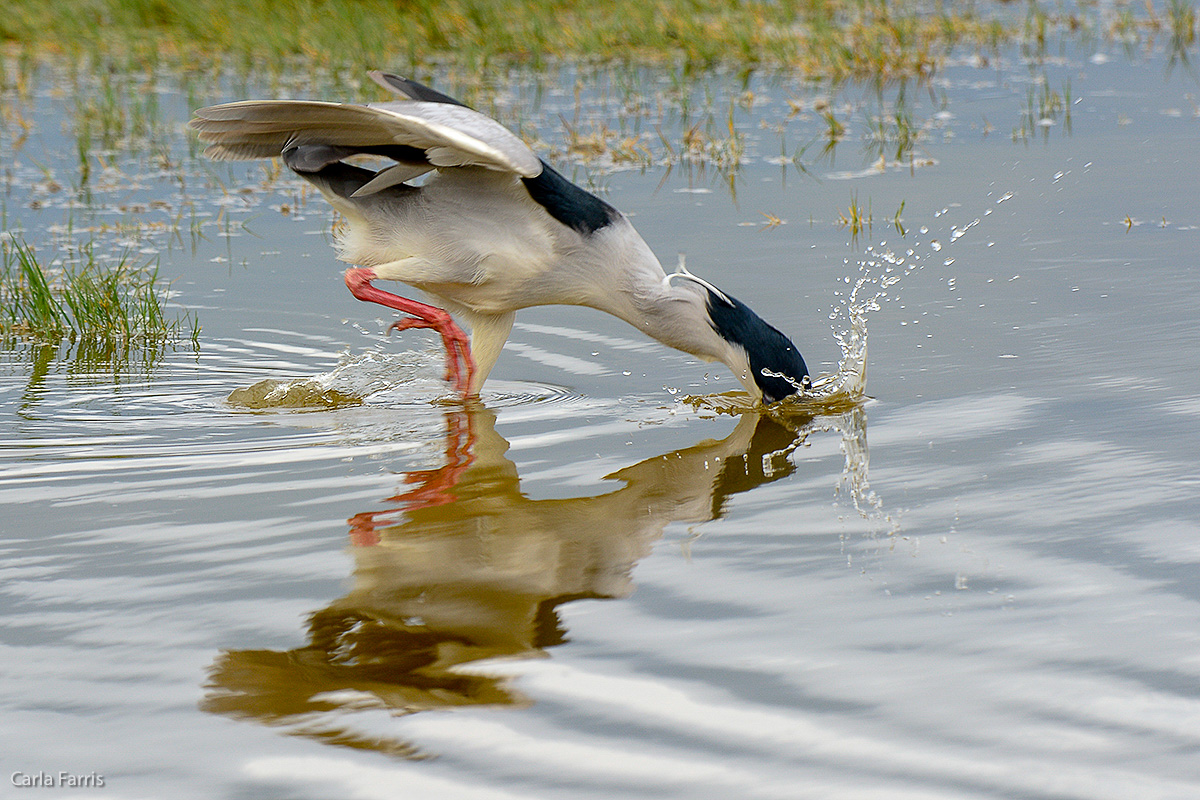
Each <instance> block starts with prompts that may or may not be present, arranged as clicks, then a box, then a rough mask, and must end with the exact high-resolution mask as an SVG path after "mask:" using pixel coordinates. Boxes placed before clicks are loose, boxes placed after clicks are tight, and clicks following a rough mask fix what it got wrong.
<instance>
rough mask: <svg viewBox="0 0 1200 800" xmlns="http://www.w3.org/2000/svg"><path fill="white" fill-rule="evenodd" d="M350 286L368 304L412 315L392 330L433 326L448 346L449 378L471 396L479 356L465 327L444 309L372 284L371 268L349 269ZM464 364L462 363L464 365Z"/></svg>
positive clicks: (447, 376) (464, 395)
mask: <svg viewBox="0 0 1200 800" xmlns="http://www.w3.org/2000/svg"><path fill="white" fill-rule="evenodd" d="M345 278H346V286H347V288H349V289H350V294H352V295H354V296H355V297H357V298H358V299H359V300H364V301H366V302H368V303H379V304H380V305H384V306H387V307H388V308H394V309H396V310H397V311H402V312H404V313H405V314H411V315H412V316H411V317H410V318H408V319H400V320H396V321H395V322H393V323H392V324H391V325H389V326H388V331H389V332H390V331H392V330H397V331H404V330H408V329H409V328H432V329H433V330H435V331H437V332H438V333H439V334H441V337H442V344H443V345H445V347H446V380H448V381H454V389H455V390H456V391H457V392H458V393H459V394H461V395H462V396H463V398H464V399H465V398H467V397H470V396H471V395H470V392H471V381H472V378H473V377H474V375H475V359H474V358H473V357H472V356H471V344H470V341H469V340H468V338H467V335H466V334H465V333H463V329H462V328H460V327H458V325H457V324H456V323H455V322H454V320H453V319H452V318H451V317H450V315H449V314H447V313H446V312H445V311H443V310H442V309H440V308H437V307H436V306H431V305H427V304H426V303H418V302H417V301H416V300H409V299H408V298H407V297H401V296H400V295H397V294H392V293H391V292H385V291H384V290H382V289H376V288H375V287H374V286H372V285H371V281H373V280H375V270H373V269H369V268H367V267H352V268H350V269H348V270H346V276H345ZM460 365H461V366H460Z"/></svg>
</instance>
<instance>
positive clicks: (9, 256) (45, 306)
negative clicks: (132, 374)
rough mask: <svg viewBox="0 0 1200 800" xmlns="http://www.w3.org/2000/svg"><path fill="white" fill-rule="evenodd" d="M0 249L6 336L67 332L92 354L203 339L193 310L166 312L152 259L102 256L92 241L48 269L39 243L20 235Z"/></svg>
mask: <svg viewBox="0 0 1200 800" xmlns="http://www.w3.org/2000/svg"><path fill="white" fill-rule="evenodd" d="M0 253H2V258H0V267H2V269H0V334H3V335H4V336H5V337H6V338H13V337H17V338H20V339H24V340H28V341H35V342H39V343H43V344H58V343H60V342H62V341H63V340H67V341H69V342H71V343H73V344H75V345H77V346H78V347H79V348H81V349H82V350H86V351H87V352H89V353H92V354H93V355H95V354H99V353H108V354H116V353H119V352H125V353H128V352H129V351H130V350H131V349H139V348H142V349H154V348H157V347H159V346H161V345H165V344H171V343H175V342H178V341H180V340H189V341H191V342H192V343H193V345H196V344H197V343H198V338H199V335H200V325H199V321H198V320H197V318H196V317H195V316H194V315H193V314H191V313H190V312H184V313H183V315H182V316H177V317H175V318H174V319H171V318H168V317H167V315H166V313H165V312H164V309H163V306H164V300H165V295H166V288H165V287H163V286H162V285H161V283H160V281H159V279H158V270H157V267H155V266H154V264H153V262H147V263H144V264H137V263H134V262H133V261H131V260H130V259H129V257H128V256H123V257H121V258H120V259H119V260H118V261H117V262H116V263H115V264H104V263H101V262H100V261H99V260H98V259H97V258H96V256H95V252H94V248H93V247H92V246H91V245H90V244H88V245H84V246H82V247H81V248H80V250H79V256H80V261H79V263H78V264H77V265H75V266H65V265H62V266H58V267H57V268H52V269H47V268H46V267H45V266H43V265H42V264H41V263H40V262H39V261H38V259H37V256H36V254H35V253H34V250H33V248H31V247H30V246H29V245H27V244H26V243H25V242H24V241H22V240H20V239H18V238H14V237H9V238H6V239H5V240H3V243H2V245H0Z"/></svg>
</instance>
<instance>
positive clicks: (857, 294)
mask: <svg viewBox="0 0 1200 800" xmlns="http://www.w3.org/2000/svg"><path fill="white" fill-rule="evenodd" d="M919 246H920V243H919V242H918V243H914V245H913V247H910V248H908V249H906V250H905V251H903V252H902V253H897V252H896V251H895V250H893V249H891V248H889V247H888V246H887V243H886V242H881V243H880V244H879V245H878V249H877V247H876V246H875V245H872V246H870V247H868V248H867V255H866V257H865V258H862V259H860V260H859V261H858V275H857V277H855V276H853V275H850V274H847V275H846V276H845V277H844V278H842V281H843V282H844V283H847V284H849V283H850V282H851V280H852V279H853V281H854V284H853V287H852V288H851V289H850V291H849V293H844V292H842V291H835V292H834V296H835V297H837V298H838V303H837V305H835V306H834V308H833V310H832V311H830V312H829V319H830V322H831V323H832V328H833V338H834V340H835V341H836V342H837V343H838V347H839V348H840V349H841V351H842V356H841V359H840V360H839V361H838V368H837V371H836V372H834V373H833V374H825V375H821V376H819V377H817V378H815V379H814V380H813V381H812V382H811V384H810V385H809V386H808V387H806V388H805V391H804V396H805V399H810V400H811V399H821V400H830V399H834V398H839V397H841V398H845V399H847V400H851V401H861V400H862V398H864V397H865V396H866V389H867V318H868V316H869V315H870V314H872V313H874V312H876V311H879V309H880V308H881V307H882V304H883V303H884V302H886V301H888V300H892V299H895V296H896V295H895V294H894V291H893V287H895V286H896V284H898V283H899V282H900V281H901V280H903V279H904V277H905V276H907V275H909V274H910V273H911V272H913V271H914V270H917V269H920V268H921V256H920V255H919V254H918V253H917V251H916V248H917V247H919ZM845 263H846V264H847V265H849V263H850V260H849V259H847V260H846V262H845Z"/></svg>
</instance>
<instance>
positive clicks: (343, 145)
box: [191, 72, 808, 402]
mask: <svg viewBox="0 0 1200 800" xmlns="http://www.w3.org/2000/svg"><path fill="white" fill-rule="evenodd" d="M371 77H372V78H373V79H374V80H375V81H376V82H378V83H379V84H380V85H381V86H383V87H384V88H385V89H387V90H388V91H390V92H392V93H393V94H394V95H395V96H396V97H397V98H398V99H397V100H394V101H393V102H390V103H377V104H371V105H358V104H354V103H323V102H314V101H305V100H263V101H245V102H241V103H227V104H225V105H220V106H213V107H211V108H202V109H200V110H199V111H197V112H196V117H195V118H194V119H193V120H192V122H191V125H192V127H193V128H195V129H196V130H197V131H198V132H199V135H200V138H201V139H202V140H203V141H205V142H209V143H210V145H209V147H208V150H207V151H206V152H207V153H208V154H209V155H210V156H212V157H214V158H220V159H248V158H276V157H279V156H282V157H283V161H284V163H285V164H287V166H288V167H289V168H290V169H291V170H292V171H294V172H295V173H296V174H298V175H300V176H301V177H302V178H304V179H305V180H307V181H309V182H311V183H312V184H313V185H315V186H316V187H317V188H318V189H320V190H321V193H322V194H324V195H325V198H326V199H327V200H329V202H330V203H331V204H332V205H333V207H334V208H336V209H337V210H338V211H340V212H341V213H342V214H343V215H344V216H345V217H346V220H347V222H348V223H349V227H348V230H347V233H346V235H345V236H344V237H343V239H342V243H341V244H342V252H341V258H342V259H343V260H345V261H348V262H350V263H353V264H359V265H361V266H359V267H355V268H352V269H349V270H347V271H346V285H347V286H348V287H349V288H350V291H351V292H352V293H353V294H354V296H355V297H357V298H359V299H360V300H368V301H371V302H375V303H380V304H382V305H385V306H388V307H389V308H394V309H397V310H399V311H402V312H404V313H406V314H408V315H410V316H409V317H407V318H405V319H402V320H399V321H397V322H395V323H393V324H392V326H391V327H392V328H396V329H397V330H404V329H406V328H433V329H435V330H436V331H437V332H438V333H439V334H441V337H442V341H443V343H444V344H445V347H446V357H447V362H448V367H449V369H448V373H447V378H453V379H454V381H455V388H456V389H457V390H458V391H459V392H461V393H462V394H463V395H464V396H467V395H477V394H478V393H479V389H480V387H481V386H482V385H483V382H484V380H486V379H487V376H488V373H489V372H490V371H491V369H492V367H493V366H494V365H495V363H496V359H497V358H499V356H500V350H501V348H503V346H504V342H505V341H506V340H507V339H508V334H509V332H510V331H511V330H512V325H513V319H514V315H515V314H516V312H517V311H519V310H521V309H523V308H529V307H530V306H539V305H574V306H586V307H589V308H596V309H599V310H600V311H605V312H607V313H609V314H613V315H614V316H617V317H619V318H621V319H623V320H625V321H626V322H628V323H629V324H631V325H633V326H634V327H635V328H637V329H638V330H640V331H642V332H643V333H645V334H646V335H648V336H652V337H653V338H655V339H657V340H658V341H660V342H662V343H663V344H666V345H669V346H670V347H674V348H677V349H679V350H683V351H684V352H686V353H691V354H692V355H694V356H697V357H698V358H701V359H703V360H705V361H720V362H722V363H724V364H726V365H728V366H729V368H730V369H731V370H733V374H734V375H736V376H737V378H738V380H739V381H741V383H742V385H743V386H744V387H745V388H746V391H748V392H749V393H750V395H751V396H752V397H753V398H754V399H755V400H756V401H757V400H759V399H765V400H766V401H767V402H772V401H775V400H779V399H781V398H783V397H787V396H788V395H792V394H795V393H796V392H797V391H798V390H799V388H800V386H801V382H802V381H803V380H804V379H805V377H806V376H807V375H808V368H807V367H806V366H805V364H804V359H803V358H801V357H800V352H799V351H798V350H797V349H796V347H795V345H793V344H792V342H791V340H789V339H788V338H787V337H786V336H784V335H783V334H782V333H780V332H779V331H778V330H776V329H775V328H773V327H771V326H770V325H768V324H767V323H766V322H764V321H763V320H762V318H760V317H759V316H758V315H757V314H755V313H754V312H753V311H751V310H750V309H749V308H747V307H746V306H745V305H744V304H742V303H741V302H739V301H737V300H735V299H734V298H732V297H730V296H729V295H728V294H726V293H725V292H722V291H720V290H719V289H717V288H716V287H715V286H713V285H712V284H710V283H708V282H707V281H704V280H701V279H700V278H697V277H696V276H694V275H692V274H691V273H690V272H688V271H687V270H685V269H682V268H681V269H680V270H679V271H678V272H677V273H676V274H674V275H670V276H668V275H667V274H665V273H664V272H663V269H662V266H660V265H659V262H658V259H657V258H655V256H654V254H653V253H652V252H650V248H649V247H648V246H647V245H646V243H645V242H644V241H642V238H641V237H640V236H639V235H638V234H637V231H635V230H634V229H633V225H631V224H630V223H629V220H628V219H627V218H626V217H625V215H624V214H622V213H621V212H619V211H617V210H616V209H615V208H613V207H612V206H610V205H609V204H608V203H605V202H604V201H603V200H601V199H600V198H598V197H596V196H594V195H591V194H589V193H588V192H585V191H584V190H583V189H581V188H579V187H578V186H576V185H575V184H573V183H571V182H570V181H568V180H567V179H566V178H564V177H563V176H561V175H559V174H558V173H557V172H555V171H554V169H553V168H552V167H550V165H548V164H547V163H546V162H544V161H542V160H541V159H539V158H538V157H537V156H536V155H534V153H533V151H532V150H530V149H529V147H528V146H526V145H525V143H524V142H522V141H521V140H520V139H518V138H517V137H516V136H514V135H513V134H512V133H510V132H509V131H507V130H505V129H504V128H503V127H501V125H500V124H499V123H497V122H496V121H495V120H493V119H491V118H489V117H486V116H484V115H483V114H480V113H479V112H477V111H474V110H472V109H469V108H467V107H466V106H464V105H462V104H461V103H459V102H458V101H457V100H453V99H451V98H449V97H447V96H445V95H443V94H441V93H440V92H436V91H434V90H432V89H430V88H428V87H426V86H422V85H421V84H419V83H416V82H414V81H411V80H406V79H404V78H400V77H397V76H395V75H387V74H384V73H380V72H373V73H371ZM363 155H369V156H379V157H383V158H387V159H391V160H392V161H393V162H394V163H392V164H391V165H390V166H387V167H385V168H383V169H380V170H379V171H377V172H376V171H372V170H369V169H364V168H363V167H361V166H357V165H354V164H349V163H346V162H345V161H344V159H348V158H352V157H354V156H363ZM431 172H432V173H434V174H433V175H432V176H431V177H429V178H428V179H427V180H426V181H425V183H424V184H423V185H421V186H416V185H414V184H412V183H409V181H412V180H414V179H416V178H419V177H421V176H423V175H426V174H427V173H431ZM376 279H382V280H395V281H403V282H404V283H407V284H409V285H410V286H415V287H416V288H418V289H420V290H422V291H424V292H426V293H427V294H430V295H433V296H434V297H437V298H438V299H439V300H440V302H441V304H442V305H443V306H444V307H446V308H448V309H450V310H452V311H454V312H456V313H458V314H459V315H460V316H462V317H464V318H465V319H466V320H467V321H468V322H469V323H470V324H471V328H472V331H471V342H470V346H468V344H467V338H466V335H465V334H464V333H463V332H462V330H461V329H460V328H459V327H458V325H456V324H455V323H454V321H453V320H452V319H451V318H450V315H449V314H447V313H446V312H445V311H443V310H442V309H441V308H436V307H434V306H430V305H426V304H425V303H418V302H416V301H414V300H410V299H408V298H405V297H400V296H398V295H395V294H392V293H391V292H385V291H383V290H382V289H377V288H376V287H374V286H372V285H371V281H373V280H376ZM472 352H473V354H474V355H473V356H472Z"/></svg>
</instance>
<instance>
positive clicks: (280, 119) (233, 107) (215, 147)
mask: <svg viewBox="0 0 1200 800" xmlns="http://www.w3.org/2000/svg"><path fill="white" fill-rule="evenodd" d="M189 125H190V126H191V127H192V128H194V129H195V130H196V131H197V132H198V133H199V136H200V140H201V141H203V142H207V143H209V144H210V147H209V148H208V149H207V150H206V151H205V153H206V154H208V155H209V156H210V157H212V158H217V159H249V158H270V157H272V156H278V155H279V154H280V152H282V150H283V149H284V148H285V147H288V146H292V145H304V144H326V145H335V146H344V147H372V146H379V145H389V144H402V145H409V146H411V147H417V148H420V149H422V150H424V151H425V152H426V156H427V158H429V161H430V163H431V164H434V165H435V166H439V167H457V166H480V167H487V168H489V169H494V170H499V171H501V172H515V173H517V174H518V175H521V176H522V177H526V178H533V177H536V176H537V175H539V174H540V173H541V171H542V165H541V162H540V161H539V160H538V157H537V156H536V155H534V153H533V151H532V150H530V149H529V147H528V146H527V145H526V144H525V143H524V142H522V141H521V140H520V139H518V138H517V137H516V136H514V135H513V134H512V133H511V132H509V131H508V129H506V128H505V127H504V126H502V125H501V124H500V123H498V122H496V121H495V120H493V119H491V118H490V117H487V116H485V115H483V114H480V113H479V112H478V111H473V110H471V109H469V108H466V107H465V106H456V105H450V104H448V103H433V102H424V101H420V100H410V101H403V102H395V103H380V104H378V105H357V104H350V103H327V102H322V101H316V100H245V101H242V102H238V103H226V104H224V105H219V106H210V107H208V108H202V109H200V110H199V111H197V112H196V116H195V117H194V118H193V119H192V121H191V122H190V123H189Z"/></svg>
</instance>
